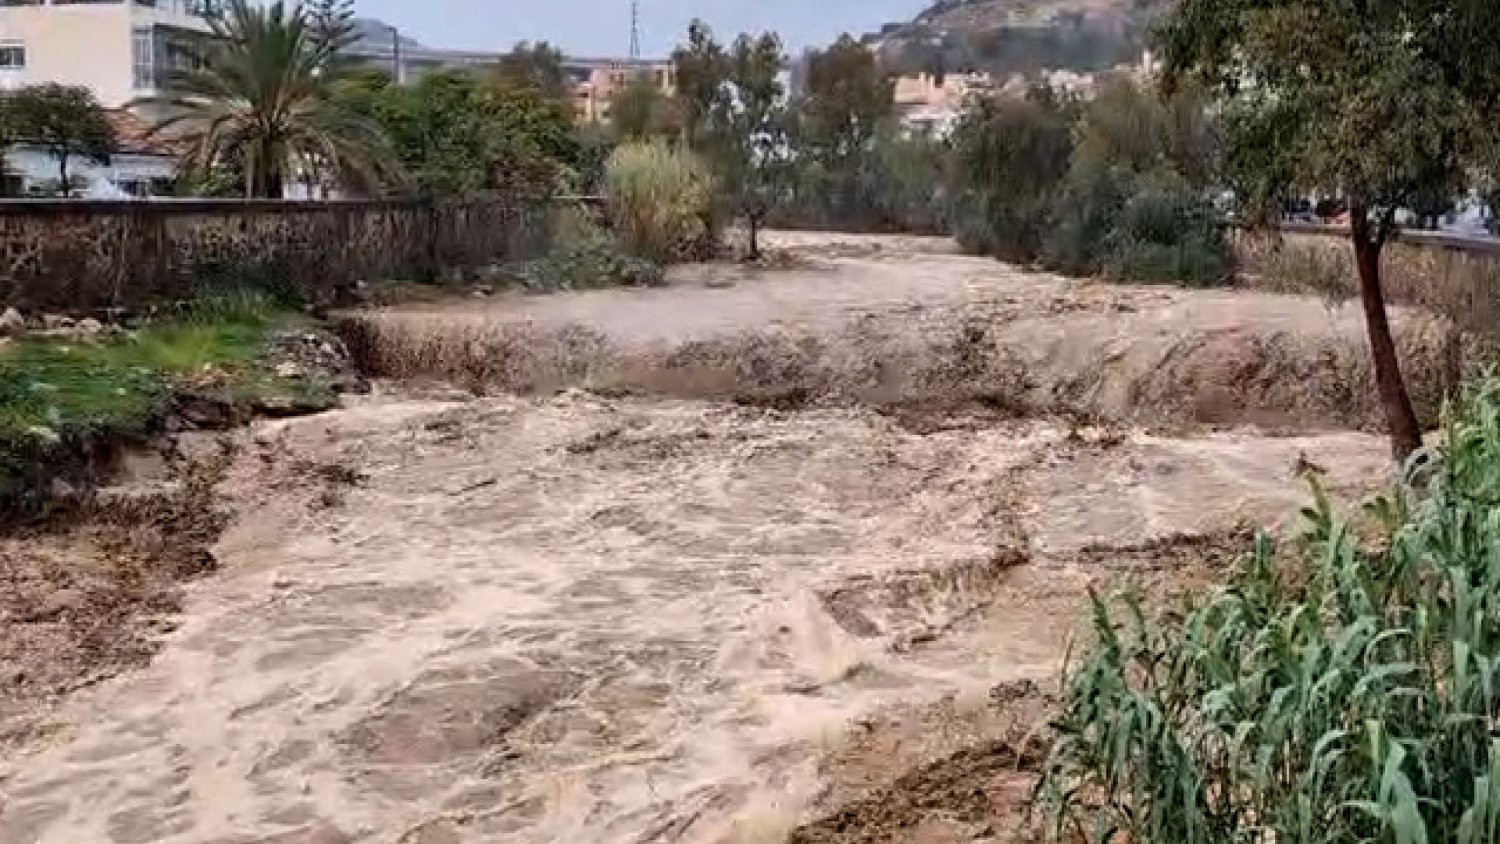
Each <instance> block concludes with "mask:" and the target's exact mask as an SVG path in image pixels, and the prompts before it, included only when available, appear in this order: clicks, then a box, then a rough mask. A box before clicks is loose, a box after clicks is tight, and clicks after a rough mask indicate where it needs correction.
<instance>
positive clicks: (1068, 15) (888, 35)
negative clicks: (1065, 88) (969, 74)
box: [867, 0, 1171, 76]
mask: <svg viewBox="0 0 1500 844" xmlns="http://www.w3.org/2000/svg"><path fill="white" fill-rule="evenodd" d="M1170 2H1171V0H938V2H937V3H935V4H934V5H932V6H931V7H929V8H928V9H927V10H925V11H923V12H922V13H921V14H919V15H917V16H916V18H915V19H913V20H912V21H910V22H905V23H889V24H886V25H885V26H884V27H882V28H881V31H880V32H879V33H878V34H874V35H870V36H868V37H867V41H868V42H869V43H870V44H872V46H876V47H877V48H878V49H879V52H880V53H881V56H882V58H883V59H884V60H885V62H886V63H887V65H888V66H890V67H892V68H893V69H895V70H897V71H898V72H903V73H905V72H917V71H921V70H928V71H939V70H940V71H958V70H986V71H989V72H991V73H994V74H997V75H1001V76H1009V75H1011V74H1014V73H1035V72H1037V71H1041V70H1052V69H1068V70H1077V71H1095V70H1104V69H1107V68H1110V67H1114V66H1116V65H1118V64H1121V63H1126V62H1131V61H1134V60H1135V59H1136V58H1138V57H1139V55H1140V53H1141V51H1142V50H1143V49H1145V47H1146V46H1147V35H1148V32H1149V29H1150V26H1151V24H1152V22H1153V21H1154V20H1155V19H1156V17H1157V16H1158V15H1159V14H1160V13H1161V12H1162V11H1163V10H1164V9H1165V8H1167V7H1168V6H1169V4H1170Z"/></svg>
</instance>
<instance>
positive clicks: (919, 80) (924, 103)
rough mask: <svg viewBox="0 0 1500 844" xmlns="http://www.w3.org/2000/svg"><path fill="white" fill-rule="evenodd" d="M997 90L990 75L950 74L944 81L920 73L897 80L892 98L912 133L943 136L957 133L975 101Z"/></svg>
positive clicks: (944, 77) (899, 114) (903, 121)
mask: <svg viewBox="0 0 1500 844" xmlns="http://www.w3.org/2000/svg"><path fill="white" fill-rule="evenodd" d="M994 87H995V86H994V79H992V78H991V77H990V75H989V74H988V73H949V74H946V75H944V76H943V77H942V78H938V77H937V76H935V75H933V74H930V73H919V74H914V75H911V76H900V77H897V78H896V80H895V86H894V92H893V94H892V98H893V99H894V101H895V107H896V114H897V115H898V116H900V118H901V122H902V124H903V125H904V126H906V127H907V128H908V129H909V130H911V131H914V132H929V133H932V134H934V135H937V136H939V137H942V136H945V135H947V134H948V133H949V132H951V131H952V130H953V126H954V124H956V123H957V122H958V118H959V117H960V116H961V115H962V114H963V111H964V108H965V107H966V106H967V104H968V102H969V100H970V99H971V98H973V97H976V96H981V95H984V94H987V93H989V92H991V91H993V90H994Z"/></svg>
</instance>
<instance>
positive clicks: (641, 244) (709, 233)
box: [605, 140, 718, 264]
mask: <svg viewBox="0 0 1500 844" xmlns="http://www.w3.org/2000/svg"><path fill="white" fill-rule="evenodd" d="M714 190H715V188H714V176H713V174H712V173H711V172H710V171H709V170H708V167H707V165H705V164H704V163H703V161H702V160H701V159H699V158H698V157H697V156H696V155H694V154H693V153H692V152H691V151H689V150H686V149H683V148H681V147H675V146H672V145H671V144H669V143H667V142H666V141H664V140H655V141H648V142H643V143H628V144H622V145H621V146H620V147H619V148H618V149H616V150H615V152H614V154H613V155H611V156H610V159H609V165H608V167H607V168H606V171H605V198H606V201H607V202H608V207H609V216H610V223H611V225H612V227H613V229H614V233H615V236H616V237H618V238H619V239H620V243H621V244H622V245H623V246H624V247H625V248H626V250H627V251H628V252H630V254H632V255H634V256H636V257H638V258H643V259H645V260H648V261H653V262H656V263H659V264H667V263H673V262H677V261H687V260H694V259H699V258H704V257H707V256H708V255H710V254H712V253H713V251H714V239H715V238H716V237H717V234H718V232H717V231H716V228H717V226H716V224H715V221H714V213H713V212H714V209H713V202H714Z"/></svg>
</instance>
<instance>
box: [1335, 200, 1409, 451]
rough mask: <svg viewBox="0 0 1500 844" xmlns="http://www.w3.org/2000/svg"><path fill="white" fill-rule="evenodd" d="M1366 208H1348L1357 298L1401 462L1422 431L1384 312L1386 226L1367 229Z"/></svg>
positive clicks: (1382, 401)
mask: <svg viewBox="0 0 1500 844" xmlns="http://www.w3.org/2000/svg"><path fill="white" fill-rule="evenodd" d="M1368 214H1369V209H1367V208H1365V207H1364V205H1363V204H1361V203H1351V205H1350V207H1349V220H1350V223H1349V227H1350V231H1351V234H1352V235H1353V238H1354V258H1355V262H1356V264H1357V265H1358V268H1359V298H1360V302H1361V303H1362V304H1363V305H1364V311H1365V328H1366V330H1367V331H1368V333H1369V336H1370V353H1371V355H1372V356H1373V358H1374V364H1375V384H1376V386H1377V387H1378V388H1379V390H1380V403H1381V405H1382V406H1383V407H1384V409H1385V421H1386V427H1387V428H1388V429H1389V431H1390V435H1391V453H1392V455H1394V456H1395V458H1396V460H1398V461H1402V462H1404V461H1405V460H1406V458H1408V457H1410V456H1411V455H1412V453H1413V452H1415V451H1416V450H1417V449H1418V448H1421V447H1422V428H1421V426H1420V425H1419V424H1418V423H1417V414H1416V411H1415V410H1414V409H1413V408H1412V404H1411V394H1410V393H1408V392H1407V389H1406V379H1405V378H1404V377H1403V376H1402V375H1401V362H1400V359H1399V358H1398V357H1397V355H1396V341H1395V339H1394V338H1393V337H1392V335H1391V322H1390V317H1389V316H1388V315H1387V313H1386V307H1385V292H1384V291H1383V290H1382V289H1381V284H1380V253H1381V251H1382V250H1383V249H1384V248H1385V241H1386V237H1387V231H1386V227H1387V226H1388V225H1389V222H1384V223H1382V224H1381V229H1380V231H1378V232H1372V231H1371V229H1370V220H1369V217H1368Z"/></svg>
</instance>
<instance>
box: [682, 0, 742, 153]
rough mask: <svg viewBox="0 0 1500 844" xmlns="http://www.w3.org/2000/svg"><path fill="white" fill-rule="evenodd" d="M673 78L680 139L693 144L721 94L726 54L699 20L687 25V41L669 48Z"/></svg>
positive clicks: (725, 69) (726, 68)
mask: <svg viewBox="0 0 1500 844" xmlns="http://www.w3.org/2000/svg"><path fill="white" fill-rule="evenodd" d="M672 67H673V71H674V74H675V76H676V78H677V94H676V96H675V98H674V99H675V102H676V110H677V115H678V117H679V119H680V120H681V121H682V135H683V139H684V140H685V141H687V143H689V144H693V143H694V142H695V141H696V139H697V134H698V132H699V131H700V129H701V128H702V127H703V123H704V121H705V120H706V119H707V118H708V116H709V114H710V113H711V112H712V111H713V109H714V106H715V104H716V103H718V102H719V100H720V98H721V97H722V95H723V88H724V83H725V81H726V80H727V79H728V77H729V57H728V56H727V55H726V54H725V52H724V47H723V45H721V44H720V43H719V42H717V41H715V40H714V33H713V30H712V29H710V28H709V26H708V24H706V23H704V22H703V21H701V20H694V21H693V22H692V23H691V24H689V25H688V38H687V43H686V44H683V45H681V46H679V47H678V48H677V49H676V50H673V51H672Z"/></svg>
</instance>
